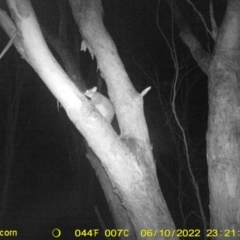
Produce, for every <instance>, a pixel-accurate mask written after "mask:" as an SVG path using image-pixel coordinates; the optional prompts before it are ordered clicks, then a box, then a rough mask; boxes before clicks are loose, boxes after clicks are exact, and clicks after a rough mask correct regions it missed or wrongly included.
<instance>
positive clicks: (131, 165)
mask: <svg viewBox="0 0 240 240" xmlns="http://www.w3.org/2000/svg"><path fill="white" fill-rule="evenodd" d="M7 3H8V6H9V8H10V10H11V11H12V17H13V19H14V21H15V24H16V28H17V31H18V35H17V38H16V39H15V43H14V44H15V46H16V48H17V49H18V51H19V52H20V54H21V55H22V57H23V58H24V59H25V60H26V61H27V62H28V63H29V64H30V65H31V66H32V67H33V68H34V69H35V71H36V72H37V73H38V74H39V76H40V77H41V78H42V80H43V81H44V83H45V84H46V85H47V87H48V88H49V89H50V91H51V92H52V93H53V95H54V96H55V97H56V98H57V99H58V101H59V102H60V103H61V105H62V106H63V107H64V109H65V110H66V112H67V114H68V116H69V118H70V119H71V121H72V122H73V123H74V124H75V126H76V128H77V129H78V130H79V131H80V132H81V134H82V135H83V136H84V137H85V139H86V141H87V142H88V144H89V146H90V147H91V148H92V149H93V151H94V152H95V154H96V155H97V156H98V157H99V159H100V161H101V164H102V165H103V167H104V169H105V171H106V173H107V176H108V177H109V179H110V182H111V184H112V187H113V188H111V189H110V191H111V193H109V194H112V195H115V196H117V198H119V199H120V200H119V201H117V202H116V203H115V202H113V203H112V204H113V205H115V206H114V208H115V209H116V211H115V212H114V211H113V212H114V214H115V219H117V218H119V216H121V217H123V220H124V221H127V222H129V225H132V226H133V227H132V229H134V233H133V232H132V233H131V234H132V236H135V239H142V236H141V234H142V235H143V236H145V237H148V239H166V237H165V236H166V234H168V235H169V234H172V233H173V232H171V230H173V229H174V223H173V221H172V219H171V217H170V214H169V211H168V209H167V205H166V203H165V200H164V198H163V196H162V193H161V190H160V187H159V183H158V180H157V175H156V166H155V162H154V159H153V156H152V149H151V144H150V141H149V136H148V129H147V126H146V121H145V117H144V113H143V96H144V94H145V93H146V91H145V92H143V93H142V94H139V93H137V92H136V91H135V89H134V88H133V86H132V84H131V82H130V80H129V78H128V75H127V73H126V71H125V69H124V66H123V64H122V62H121V60H120V58H119V56H118V53H117V50H116V47H115V45H114V43H113V41H112V39H111V38H110V36H109V34H108V32H107V31H106V29H105V27H104V25H103V23H102V7H101V3H100V1H98V0H87V1H86V0H81V1H77V0H74V1H70V3H71V5H72V8H73V9H74V17H75V20H76V22H77V23H78V24H79V28H80V31H81V34H82V36H83V39H84V44H83V45H82V46H85V47H86V46H87V48H88V49H89V50H90V51H91V53H92V55H94V56H96V59H97V62H98V67H99V69H100V71H101V73H102V75H103V77H104V78H105V80H106V83H107V86H108V92H109V96H110V98H111V100H112V102H113V103H114V106H115V109H116V114H117V119H118V122H119V126H120V129H121V136H118V135H117V134H116V133H115V131H114V130H113V128H112V126H111V125H110V124H109V123H108V122H107V121H106V120H105V119H104V118H103V117H102V116H101V115H100V114H99V112H98V111H97V110H96V108H95V107H94V106H93V105H92V104H91V103H90V102H89V100H88V99H87V98H86V97H85V96H84V94H83V93H82V92H80V91H79V90H78V88H77V87H76V86H75V84H74V83H73V82H72V81H71V80H70V79H69V77H68V76H67V74H66V73H65V72H64V71H63V70H62V68H61V67H60V66H59V64H58V63H57V62H56V60H55V59H54V58H53V56H52V54H51V53H50V51H49V49H48V48H47V45H46V43H45V41H44V39H43V37H42V34H41V31H40V28H39V26H38V23H37V21H36V17H35V14H34V12H33V9H32V7H31V5H30V2H29V1H28V0H21V1H19V0H8V1H7ZM3 17H4V22H3V21H2V22H1V24H2V25H4V26H3V27H4V29H5V30H6V32H7V33H8V34H9V35H10V36H12V35H13V33H14V30H16V29H15V26H14V24H13V23H12V21H11V19H10V18H8V17H7V16H6V15H4V16H3ZM80 20H81V21H80ZM5 23H8V24H5ZM103 187H105V186H104V185H103ZM113 190H114V192H113ZM113 205H112V206H113ZM123 208H124V209H125V213H126V214H123V215H120V213H121V211H122V209H123ZM123 220H121V221H119V222H117V221H116V223H117V228H121V229H123V228H124V227H125V226H126V224H125V223H124V221H123ZM144 229H154V230H155V229H168V232H167V233H166V232H164V233H162V232H151V231H148V232H146V231H145V230H144ZM125 234H127V232H125ZM173 235H174V234H173ZM121 237H122V238H124V236H123V235H121ZM132 239H133V238H132ZM171 239H176V237H175V235H174V236H173V237H171Z"/></svg>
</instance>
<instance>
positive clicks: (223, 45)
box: [167, 0, 240, 239]
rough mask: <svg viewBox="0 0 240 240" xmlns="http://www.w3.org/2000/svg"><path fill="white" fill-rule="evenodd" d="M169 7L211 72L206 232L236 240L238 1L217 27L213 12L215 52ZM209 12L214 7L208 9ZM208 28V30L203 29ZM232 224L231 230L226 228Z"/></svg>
mask: <svg viewBox="0 0 240 240" xmlns="http://www.w3.org/2000/svg"><path fill="white" fill-rule="evenodd" d="M167 1H168V3H169V6H171V7H172V10H173V13H174V16H175V19H176V23H177V25H178V27H179V30H180V36H181V38H182V40H183V42H184V43H185V44H186V45H187V46H188V47H189V49H190V51H191V53H192V56H193V57H194V59H195V60H196V61H197V63H198V64H199V67H201V69H202V70H203V71H204V72H205V73H206V74H207V75H208V77H209V121H208V132H207V161H208V170H209V174H208V176H209V189H210V206H209V207H210V213H211V229H218V230H219V231H221V232H219V231H217V230H212V231H210V230H209V232H207V233H206V234H208V237H217V239H225V238H226V237H232V238H231V239H239V233H238V232H237V230H238V229H239V226H240V201H239V199H240V174H239V173H240V134H239V133H240V91H239V87H240V85H239V84H240V51H239V50H240V1H239V0H229V1H228V3H227V9H226V13H225V18H224V20H223V23H222V25H221V27H220V28H219V29H217V28H216V25H215V22H214V16H213V15H211V23H212V32H209V30H208V33H210V34H211V36H212V37H213V40H215V41H216V42H215V49H214V54H213V55H210V54H209V53H207V52H206V51H205V50H204V49H203V48H202V46H201V44H200V42H199V41H198V40H197V39H196V38H195V36H194V35H193V34H192V32H191V29H190V27H189V26H188V24H187V23H186V22H185V20H184V19H183V17H182V15H181V13H180V11H179V9H178V7H177V5H176V2H175V0H167ZM211 14H212V12H211ZM206 31H207V29H206ZM231 229H235V231H234V230H233V231H230V230H231Z"/></svg>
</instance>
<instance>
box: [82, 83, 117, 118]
mask: <svg viewBox="0 0 240 240" xmlns="http://www.w3.org/2000/svg"><path fill="white" fill-rule="evenodd" d="M84 94H85V95H86V96H87V97H88V98H89V99H90V100H91V103H92V104H93V105H94V106H95V107H96V108H97V110H98V111H99V112H100V113H101V115H102V116H103V117H104V118H105V119H106V120H107V121H108V122H109V123H111V122H112V120H113V117H114V114H115V109H114V106H113V104H112V102H111V101H110V100H109V99H108V98H107V97H105V96H104V95H102V94H101V93H100V92H97V87H93V88H92V89H89V90H87V91H86V92H85V93H84Z"/></svg>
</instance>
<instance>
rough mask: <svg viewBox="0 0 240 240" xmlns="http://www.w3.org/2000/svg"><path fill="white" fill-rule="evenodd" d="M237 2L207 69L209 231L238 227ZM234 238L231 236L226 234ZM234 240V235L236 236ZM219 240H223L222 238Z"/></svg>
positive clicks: (239, 29) (239, 96)
mask: <svg viewBox="0 0 240 240" xmlns="http://www.w3.org/2000/svg"><path fill="white" fill-rule="evenodd" d="M239 50H240V1H238V0H230V1H229V2H228V7H227V11H226V15H225V18H224V21H223V24H222V26H221V28H220V29H219V33H218V37H217V42H216V47H215V54H214V56H213V60H212V62H211V65H210V69H209V74H208V76H209V122H208V133H207V156H208V167H209V187H210V211H211V228H217V229H221V230H223V231H225V233H226V229H235V230H237V229H239V226H240V201H239V200H240V91H239V90H240V88H239V87H240V85H239V84H240V51H239ZM229 234H230V236H234V235H233V234H234V233H233V232H230V233H229ZM235 236H236V237H235V238H236V239H238V237H237V232H235ZM219 239H225V237H224V236H223V237H221V238H219Z"/></svg>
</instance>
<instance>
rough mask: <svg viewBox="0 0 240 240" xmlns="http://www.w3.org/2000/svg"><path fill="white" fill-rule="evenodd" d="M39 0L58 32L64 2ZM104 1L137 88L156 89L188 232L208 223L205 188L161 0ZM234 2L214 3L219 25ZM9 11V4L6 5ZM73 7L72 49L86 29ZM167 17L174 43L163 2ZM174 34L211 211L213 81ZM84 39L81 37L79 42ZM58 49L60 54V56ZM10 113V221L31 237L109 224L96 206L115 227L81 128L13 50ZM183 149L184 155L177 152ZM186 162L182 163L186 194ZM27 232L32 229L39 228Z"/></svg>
mask: <svg viewBox="0 0 240 240" xmlns="http://www.w3.org/2000/svg"><path fill="white" fill-rule="evenodd" d="M31 2H32V4H33V7H34V9H35V11H36V15H37V18H38V20H39V22H40V24H43V25H44V26H47V27H48V29H49V30H50V31H52V32H53V33H55V34H58V30H59V21H60V18H59V13H58V7H57V4H56V2H57V0H44V1H37V0H34V1H31ZM102 2H103V8H104V23H105V25H106V28H107V29H108V31H109V32H110V35H111V36H112V38H113V40H114V41H115V44H116V46H117V49H118V51H119V55H120V57H121V59H122V61H123V63H124V65H125V68H126V70H127V72H128V74H129V76H130V79H131V81H132V82H133V84H134V86H135V88H136V89H137V91H138V92H141V91H142V90H143V89H145V88H146V87H148V86H152V90H151V91H150V92H149V93H148V94H147V96H146V97H145V115H146V119H147V122H148V127H149V133H150V137H151V141H152V143H153V148H154V155H155V159H156V162H157V168H158V169H157V171H158V175H159V181H160V185H161V188H162V191H163V194H164V196H165V198H166V201H167V203H168V207H169V209H170V211H171V214H172V216H173V219H174V221H175V224H176V226H177V227H178V228H201V227H202V225H201V221H199V218H198V216H197V215H198V214H199V209H198V208H197V207H196V206H197V203H196V197H195V191H194V189H193V186H192V184H191V181H190V177H189V172H188V169H187V167H186V159H185V153H184V146H183V143H182V140H181V134H180V131H179V129H178V128H177V126H176V122H175V121H174V118H173V115H172V114H171V108H170V99H171V96H172V90H171V89H172V79H173V77H174V74H175V69H174V65H173V61H172V59H171V55H170V50H169V48H168V46H167V44H166V42H165V40H164V38H163V36H162V34H161V33H160V31H159V29H158V28H157V23H156V20H157V6H158V2H157V1H156V0H151V1H138V0H131V1H129V0H121V1H120V0H103V1H102ZM179 2H181V4H182V5H180V8H181V11H182V12H183V15H184V17H185V18H186V20H187V21H188V22H189V24H190V26H191V28H192V30H193V32H194V34H195V35H196V37H197V38H198V39H199V41H200V42H201V43H202V45H203V47H204V48H205V49H210V51H212V49H213V46H212V42H211V41H210V40H209V36H207V34H206V32H205V30H204V28H203V24H202V23H201V20H200V18H199V17H198V16H197V15H196V13H195V12H194V11H193V10H192V8H191V7H190V6H189V5H187V4H186V3H185V1H179ZM183 2H184V4H183ZM192 2H193V3H194V4H196V7H197V8H198V9H199V10H200V11H201V13H202V15H203V17H204V18H205V19H206V22H207V24H209V13H208V11H209V9H208V4H209V1H207V0H204V1H203V0H201V1H200V0H199V1H197V0H195V1H193V0H192ZM224 4H225V3H224V1H219V0H216V1H214V7H215V9H216V11H215V17H216V20H217V23H218V24H220V22H221V20H222V17H223V13H224V8H225V5H224ZM0 7H1V8H4V9H5V10H7V8H6V6H4V2H3V1H2V2H1V3H0ZM67 13H68V34H69V36H68V40H69V47H70V48H71V50H72V51H75V50H74V48H73V45H74V43H73V42H74V37H72V36H76V34H78V29H77V26H76V24H75V23H74V21H73V18H72V16H71V11H70V8H69V7H68V6H67ZM158 20H159V24H160V27H161V29H162V31H163V32H164V34H165V35H166V37H167V39H168V40H169V41H170V42H171V41H172V40H171V26H172V23H171V13H170V11H169V8H168V6H167V5H166V3H165V1H163V0H162V1H161V4H160V10H159V13H158ZM173 32H174V35H173V40H174V44H175V47H176V51H177V56H178V61H179V64H180V66H181V70H180V78H179V91H178V95H177V99H176V107H177V113H178V114H179V118H180V121H181V122H182V124H183V126H184V127H185V129H186V134H187V137H188V144H189V149H190V156H191V163H192V168H193V171H194V173H195V175H196V179H197V181H198V183H199V186H200V190H201V194H202V196H203V203H204V207H205V208H206V213H208V210H207V206H208V185H207V165H206V156H205V155H206V154H205V144H206V143H205V134H206V130H207V112H208V99H207V77H206V75H205V74H204V73H202V72H201V70H200V69H199V68H198V66H197V63H196V62H195V61H194V60H193V58H192V57H191V54H190V52H189V50H188V48H187V47H186V46H185V45H184V44H183V43H182V42H181V39H180V37H179V33H178V30H177V28H176V26H175V25H174V31H173ZM0 36H1V38H0V49H3V48H4V46H5V45H6V44H7V42H8V37H7V36H6V34H5V33H4V31H3V30H2V29H0ZM80 39H81V37H80V35H79V41H80ZM53 53H54V52H53ZM54 54H55V56H56V58H57V59H59V58H58V56H57V55H56V53H54ZM79 56H80V63H81V65H80V69H81V71H82V73H83V76H84V77H85V79H86V81H87V85H88V87H89V88H90V87H92V86H94V85H96V63H94V62H93V61H92V60H91V59H90V57H89V54H88V53H80V52H79ZM180 80H181V81H180ZM18 93H19V94H18ZM157 93H160V94H159V95H158V94H157ZM159 96H160V99H159ZM14 99H16V101H15V102H14ZM18 103H19V106H18ZM11 104H12V108H11ZM11 109H12V112H11ZM0 111H1V115H0V134H1V140H0V185H1V186H0V191H1V192H2V191H3V185H4V184H3V183H4V181H5V179H6V174H5V173H6V172H5V170H4V166H5V167H6V165H7V164H6V162H5V161H8V159H9V158H10V157H11V154H10V153H13V154H14V155H13V158H12V166H11V175H10V186H9V194H8V203H7V214H6V217H5V219H4V224H3V227H5V228H7V229H9V228H10V229H11V228H13V229H20V230H21V231H20V232H21V233H22V236H23V235H25V238H24V239H27V238H26V236H27V237H28V236H29V237H30V235H31V236H34V235H35V234H39V232H41V233H42V234H43V235H44V236H45V235H48V232H49V231H51V230H50V229H52V228H53V227H57V226H58V227H59V226H60V227H62V228H63V229H65V230H66V232H69V231H70V230H71V231H72V229H75V228H84V227H85V228H101V226H100V224H99V221H98V219H97V217H96V213H95V211H94V206H97V207H98V210H99V212H100V213H101V215H102V217H103V218H104V221H105V222H106V224H107V226H108V227H113V225H112V219H111V217H110V214H109V211H108V207H107V205H106V202H105V200H104V196H103V193H102V191H101V187H100V185H99V183H98V180H97V177H96V175H95V173H94V171H93V170H92V169H91V166H90V164H89V163H88V160H87V159H86V158H85V156H84V146H83V142H82V140H81V136H80V134H79V133H77V132H76V130H75V128H74V126H73V125H72V123H71V122H70V121H69V120H68V119H67V117H66V115H65V112H64V110H63V109H62V108H60V109H58V107H57V101H56V99H55V98H54V97H53V96H52V95H51V93H50V92H49V90H48V89H47V88H46V86H45V85H44V84H43V83H42V81H41V79H39V77H38V76H37V75H36V73H35V72H34V70H32V69H31V67H30V66H29V65H28V64H27V63H26V62H25V61H24V60H23V59H21V58H20V56H19V54H18V52H17V51H16V50H15V49H14V48H13V47H12V48H11V49H10V50H9V51H8V52H7V53H6V54H5V56H4V57H3V58H2V59H1V60H0ZM10 113H12V119H16V131H15V132H14V135H12V136H13V138H12V140H9V136H10V135H11V134H10V133H11V131H12V130H13V126H14V123H13V122H11V120H10V118H9V116H10V115H9V114H10ZM12 121H13V120H12ZM170 129H172V130H173V133H174V135H171V134H170ZM9 141H10V142H9ZM11 147H12V148H11ZM177 148H178V149H179V151H180V154H177V152H178V151H177V150H176V149H177ZM182 166H183V167H182ZM181 167H182V168H181ZM179 168H181V169H182V170H181V171H182V172H181V180H182V190H181V192H180V193H179V191H180V190H179V188H178V183H179V178H178V176H179ZM179 196H181V197H182V199H183V202H184V206H183V207H182V208H183V212H184V214H185V217H186V216H189V217H188V219H187V221H186V225H185V226H183V225H181V224H182V223H183V219H182V217H181V215H180V211H179V205H178V204H179V203H178V199H177V198H178V197H179ZM193 213H194V214H193ZM186 218H187V217H186ZM27 229H28V230H29V229H31V233H29V232H28V231H27ZM69 229H70V230H69ZM48 236H49V235H48ZM65 236H66V235H65ZM20 239H21V238H20ZM22 239H23V238H22ZM44 239H48V238H44ZM49 239H50V238H49ZM101 239H103V238H101Z"/></svg>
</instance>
